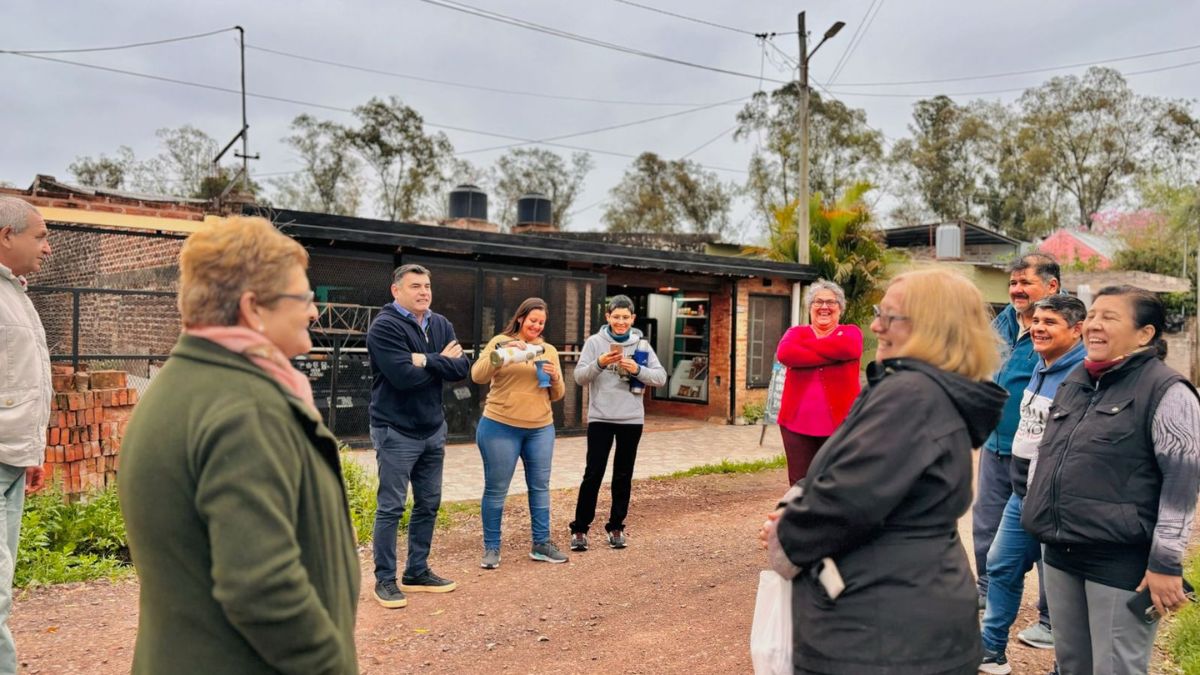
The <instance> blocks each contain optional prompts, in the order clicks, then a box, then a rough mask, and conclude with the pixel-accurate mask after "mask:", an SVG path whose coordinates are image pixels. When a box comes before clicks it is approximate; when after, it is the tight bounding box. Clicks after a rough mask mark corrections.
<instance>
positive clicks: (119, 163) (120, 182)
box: [67, 145, 137, 190]
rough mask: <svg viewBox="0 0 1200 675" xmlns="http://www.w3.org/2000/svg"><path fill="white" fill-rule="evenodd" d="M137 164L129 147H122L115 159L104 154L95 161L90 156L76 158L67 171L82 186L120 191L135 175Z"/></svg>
mask: <svg viewBox="0 0 1200 675" xmlns="http://www.w3.org/2000/svg"><path fill="white" fill-rule="evenodd" d="M136 163H137V160H136V159H134V157H133V150H132V149H130V148H129V146H127V145H122V146H121V147H119V148H117V152H116V154H115V155H114V156H113V157H109V156H107V155H104V154H103V153H101V155H100V156H99V157H97V158H95V159H92V158H91V157H90V156H83V157H76V158H75V161H74V162H71V164H70V165H69V166H67V171H70V172H71V176H72V177H74V178H75V181H76V182H77V183H79V184H81V185H89V186H91V187H105V188H110V189H113V190H120V189H121V188H123V187H125V181H126V180H127V179H128V178H129V177H130V175H131V174H132V173H133V171H134V167H135V166H136Z"/></svg>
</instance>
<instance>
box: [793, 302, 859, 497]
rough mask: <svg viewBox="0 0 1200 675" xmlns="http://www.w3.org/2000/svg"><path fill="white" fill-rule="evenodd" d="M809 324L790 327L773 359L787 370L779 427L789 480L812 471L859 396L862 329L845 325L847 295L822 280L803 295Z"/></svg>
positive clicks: (799, 477)
mask: <svg viewBox="0 0 1200 675" xmlns="http://www.w3.org/2000/svg"><path fill="white" fill-rule="evenodd" d="M804 304H805V307H807V309H808V316H809V323H810V325H807V326H792V327H791V328H789V329H788V332H787V333H785V334H784V336H783V339H781V340H780V341H779V349H778V350H777V351H776V353H775V358H777V359H778V360H779V362H780V363H781V364H783V366H784V367H786V368H787V369H788V371H787V379H786V380H784V383H783V400H782V401H781V402H780V404H779V432H780V433H781V434H782V435H783V449H784V452H785V453H786V454H787V465H788V482H789V483H792V484H794V483H795V482H796V481H798V480H800V479H801V478H804V476H805V475H807V474H808V465H809V464H811V463H812V459H813V456H814V455H816V454H817V450H819V449H821V445H822V444H823V443H824V442H825V439H827V438H829V437H830V436H831V435H832V434H833V432H834V430H835V429H837V428H838V426H839V425H840V424H841V423H842V420H844V419H846V413H848V412H850V404H852V403H853V402H854V399H855V398H856V397H858V392H859V381H858V370H859V359H861V358H862V351H863V338H862V331H861V330H859V328H858V326H855V325H852V324H845V325H843V324H841V323H838V321H839V320H840V319H841V318H842V312H843V311H844V310H845V309H846V294H845V293H844V292H843V291H842V288H841V286H838V285H837V284H835V283H833V282H832V281H826V280H824V279H818V280H817V281H815V282H814V283H813V284H812V285H811V286H809V287H808V293H807V294H805V296H804Z"/></svg>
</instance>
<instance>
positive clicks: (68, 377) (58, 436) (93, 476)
mask: <svg viewBox="0 0 1200 675" xmlns="http://www.w3.org/2000/svg"><path fill="white" fill-rule="evenodd" d="M52 378H53V383H54V392H55V393H54V399H53V400H51V402H50V424H49V427H48V428H47V429H46V461H45V469H46V480H48V481H60V482H61V483H62V489H63V491H64V492H65V493H66V494H67V495H80V494H83V493H86V492H88V491H91V490H102V489H104V488H105V487H107V486H108V485H111V484H112V483H113V482H114V481H116V478H117V465H118V462H117V457H118V453H119V452H120V450H121V438H122V437H124V435H125V426H126V424H128V420H129V415H130V414H131V413H132V412H133V406H134V404H135V403H137V399H138V393H137V390H136V389H132V388H128V387H126V384H127V382H126V379H127V378H126V374H125V373H123V372H118V371H111V370H109V371H93V372H91V373H88V372H74V371H72V370H71V369H70V368H69V367H65V366H55V367H54V374H53V376H52Z"/></svg>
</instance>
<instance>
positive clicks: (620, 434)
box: [571, 422, 642, 532]
mask: <svg viewBox="0 0 1200 675" xmlns="http://www.w3.org/2000/svg"><path fill="white" fill-rule="evenodd" d="M614 439H615V440H616V442H617V452H616V455H614V457H613V473H612V510H611V511H610V512H609V514H608V523H607V524H605V526H604V531H605V532H612V531H613V530H624V529H625V516H626V515H628V514H629V492H630V490H631V488H632V483H633V463H634V461H635V460H637V449H638V441H640V440H642V425H640V424H613V423H611V422H589V423H588V427H587V467H586V468H585V469H584V470H583V483H581V484H580V486H579V501H578V502H576V504H575V520H574V521H572V522H571V531H572V532H587V531H588V528H589V527H591V525H592V520H593V519H594V518H595V517H596V497H597V496H598V495H599V494H600V483H601V481H603V480H604V470H605V469H606V468H607V467H608V452H609V450H611V449H612V445H613V440H614Z"/></svg>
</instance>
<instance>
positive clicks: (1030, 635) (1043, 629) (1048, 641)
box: [1017, 621, 1054, 649]
mask: <svg viewBox="0 0 1200 675" xmlns="http://www.w3.org/2000/svg"><path fill="white" fill-rule="evenodd" d="M1017 639H1018V640H1020V641H1021V642H1024V643H1025V644H1027V645H1029V646H1030V647H1033V648H1034V649H1054V635H1053V634H1052V633H1051V632H1050V627H1049V626H1047V625H1046V624H1044V623H1042V622H1040V621H1039V622H1037V623H1035V624H1033V625H1032V626H1030V627H1029V628H1026V629H1025V630H1023V631H1021V632H1020V633H1017Z"/></svg>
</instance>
